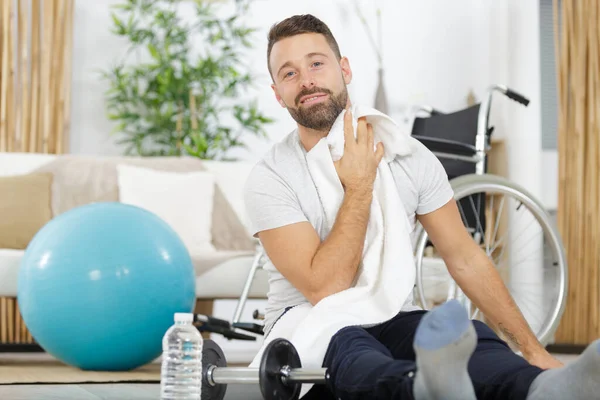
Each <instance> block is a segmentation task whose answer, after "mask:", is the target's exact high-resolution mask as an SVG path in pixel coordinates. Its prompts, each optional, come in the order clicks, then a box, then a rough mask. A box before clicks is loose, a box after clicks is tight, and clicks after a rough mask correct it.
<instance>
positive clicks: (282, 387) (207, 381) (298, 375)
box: [202, 339, 327, 400]
mask: <svg viewBox="0 0 600 400" xmlns="http://www.w3.org/2000/svg"><path fill="white" fill-rule="evenodd" d="M326 374H327V370H326V369H325V368H318V369H303V368H302V363H301V361H300V356H299V355H298V352H297V351H296V349H295V348H294V346H293V345H292V343H290V342H289V341H288V340H285V339H275V340H273V341H272V342H270V343H269V344H268V345H267V347H266V349H265V352H264V353H263V356H262V358H261V362H260V367H259V368H243V367H239V368H233V367H227V361H226V360H225V355H224V354H223V351H222V350H221V348H220V347H219V346H218V345H217V344H216V343H215V342H213V341H212V340H207V341H205V342H204V350H203V356H202V375H203V376H202V383H203V386H202V399H203V400H223V399H224V398H225V392H226V390H227V385H228V384H258V385H259V386H260V391H261V393H262V395H263V397H264V399H265V400H275V399H277V400H297V399H298V398H299V397H300V389H301V386H302V384H303V383H315V384H323V383H325V379H326Z"/></svg>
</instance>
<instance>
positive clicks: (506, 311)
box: [450, 248, 542, 356]
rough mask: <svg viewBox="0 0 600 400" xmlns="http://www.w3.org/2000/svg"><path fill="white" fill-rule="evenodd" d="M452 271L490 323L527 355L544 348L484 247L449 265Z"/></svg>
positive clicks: (457, 281)
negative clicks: (483, 249) (455, 263)
mask: <svg viewBox="0 0 600 400" xmlns="http://www.w3.org/2000/svg"><path fill="white" fill-rule="evenodd" d="M450 273H451V274H452V277H453V278H454V280H455V281H456V283H457V284H458V285H459V286H460V287H461V289H462V290H463V292H464V293H465V294H466V295H467V297H469V299H470V300H471V301H472V302H473V304H474V305H475V306H476V307H477V308H479V310H480V311H481V312H482V313H483V314H484V315H485V316H486V318H487V319H488V320H489V322H490V323H491V324H492V325H494V326H496V327H497V328H498V330H499V331H500V332H502V333H503V334H504V336H505V337H506V339H507V340H509V341H510V342H512V343H513V344H515V345H516V346H517V347H518V348H519V350H520V351H521V352H522V353H523V355H524V356H527V355H528V354H531V353H535V352H537V351H539V350H540V349H541V348H542V345H541V344H540V343H539V341H538V340H537V337H536V336H535V334H534V333H533V331H532V330H531V328H530V327H529V324H528V323H527V321H526V320H525V318H524V317H523V314H522V313H521V311H520V310H519V308H518V307H517V305H516V304H515V302H514V300H513V298H512V296H511V295H510V292H509V291H508V289H507V288H506V285H505V284H504V282H503V281H502V279H501V277H500V275H499V274H498V271H497V270H496V268H495V267H494V265H493V264H492V262H491V260H490V259H489V258H488V257H487V255H486V254H485V253H484V252H483V251H482V250H481V249H479V248H477V249H475V250H474V251H472V252H471V254H470V255H468V254H465V257H464V259H462V261H457V265H455V266H452V267H451V268H450Z"/></svg>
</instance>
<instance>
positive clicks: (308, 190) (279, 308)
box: [244, 130, 454, 333]
mask: <svg viewBox="0 0 600 400" xmlns="http://www.w3.org/2000/svg"><path fill="white" fill-rule="evenodd" d="M410 140H412V141H414V142H415V145H416V146H415V147H416V150H415V151H413V153H411V154H410V155H409V156H405V157H396V159H395V160H394V161H392V162H390V163H389V166H390V169H391V171H392V175H393V177H394V180H395V182H396V187H397V189H398V193H399V194H400V198H401V200H402V202H403V204H404V207H405V210H406V213H407V217H408V220H409V221H410V225H411V231H412V234H411V235H412V236H413V237H412V238H411V239H412V241H413V244H414V240H415V239H416V238H415V237H414V233H415V227H416V223H417V220H416V216H417V214H427V213H430V212H432V211H434V210H436V209H438V208H440V207H442V206H443V205H445V204H446V203H447V202H448V201H449V200H450V199H451V198H452V197H453V195H454V193H453V191H452V188H451V186H450V183H449V181H448V176H447V174H446V171H445V170H444V167H443V166H442V164H441V163H440V161H439V160H438V158H437V157H436V156H435V155H434V154H433V153H432V152H431V151H430V150H429V149H427V148H426V147H425V146H424V145H423V144H422V143H420V142H418V141H417V140H416V139H414V138H410ZM305 155H306V150H305V149H304V147H303V146H302V144H301V142H300V139H299V136H298V133H297V131H296V130H294V131H293V132H292V133H290V134H288V135H287V136H286V137H285V138H284V139H283V140H282V141H281V142H279V143H276V144H275V145H274V146H273V147H272V148H271V150H270V151H269V152H268V153H267V154H266V155H265V156H264V157H263V159H262V160H260V161H259V162H258V163H257V164H256V165H255V166H254V168H253V170H252V171H251V172H250V175H249V177H248V180H247V182H246V185H245V188H244V201H245V206H246V211H247V213H248V218H249V223H250V226H251V233H252V234H253V235H256V234H257V233H258V232H260V231H263V230H267V229H273V228H278V227H281V226H285V225H289V224H293V223H298V222H304V221H308V222H310V223H311V224H312V226H313V227H314V228H315V230H316V231H317V233H318V234H319V236H320V237H321V240H324V239H325V237H326V232H325V231H324V229H325V227H326V225H327V224H326V223H325V222H326V221H325V213H324V211H323V207H322V205H321V202H320V200H319V196H318V194H317V192H316V189H315V186H314V183H313V181H312V178H311V175H310V172H309V170H308V167H307V164H306V158H305ZM293 188H302V190H294V189H293ZM266 258H267V260H268V257H266ZM265 270H266V271H268V274H269V293H268V295H267V298H268V299H267V308H266V310H265V321H264V322H265V326H264V330H265V333H268V332H269V331H270V329H271V327H272V326H273V324H274V322H275V321H276V320H277V318H278V317H279V316H280V315H281V314H282V313H283V312H284V311H285V309H286V308H287V307H290V306H295V305H298V304H303V303H307V302H308V300H307V299H306V298H305V297H304V295H303V294H302V293H301V292H300V291H298V289H296V288H295V287H294V286H293V285H292V284H291V283H290V282H289V281H288V280H287V279H286V278H285V277H284V276H283V275H282V274H281V273H280V272H279V271H278V270H277V268H276V266H274V265H273V264H272V263H271V262H270V260H268V262H267V264H266V265H265ZM416 308H418V307H417V306H416V305H415V304H414V302H413V298H412V297H411V298H410V299H409V300H408V301H407V303H406V304H405V306H404V307H403V310H411V309H416Z"/></svg>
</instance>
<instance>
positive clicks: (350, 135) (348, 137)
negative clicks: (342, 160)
mask: <svg viewBox="0 0 600 400" xmlns="http://www.w3.org/2000/svg"><path fill="white" fill-rule="evenodd" d="M344 141H345V144H346V146H350V145H352V144H353V143H355V142H356V140H355V138H354V128H353V127H352V113H351V112H350V110H349V109H348V110H346V113H345V114H344Z"/></svg>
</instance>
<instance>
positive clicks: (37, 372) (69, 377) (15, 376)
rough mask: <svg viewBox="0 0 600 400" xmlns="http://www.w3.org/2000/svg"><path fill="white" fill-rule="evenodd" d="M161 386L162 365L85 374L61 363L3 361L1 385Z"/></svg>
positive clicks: (49, 361) (1, 364) (50, 361)
mask: <svg viewBox="0 0 600 400" xmlns="http://www.w3.org/2000/svg"><path fill="white" fill-rule="evenodd" d="M110 382H128V383H131V382H157V383H158V382H160V364H159V363H150V364H147V365H144V366H142V367H140V368H138V369H135V370H132V371H128V372H96V371H82V370H80V369H78V368H74V367H71V366H68V365H65V364H63V363H61V362H60V361H57V360H26V359H16V360H7V359H0V385H10V384H39V383H110Z"/></svg>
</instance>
